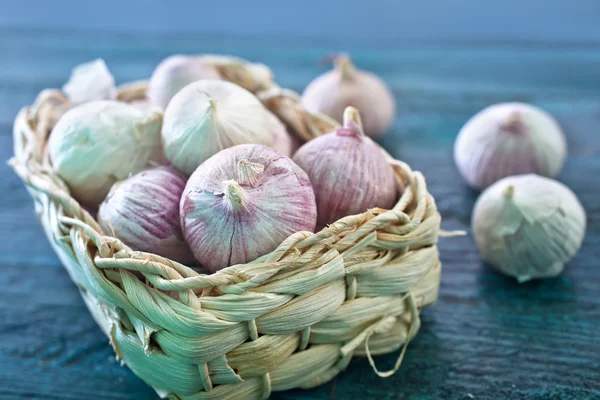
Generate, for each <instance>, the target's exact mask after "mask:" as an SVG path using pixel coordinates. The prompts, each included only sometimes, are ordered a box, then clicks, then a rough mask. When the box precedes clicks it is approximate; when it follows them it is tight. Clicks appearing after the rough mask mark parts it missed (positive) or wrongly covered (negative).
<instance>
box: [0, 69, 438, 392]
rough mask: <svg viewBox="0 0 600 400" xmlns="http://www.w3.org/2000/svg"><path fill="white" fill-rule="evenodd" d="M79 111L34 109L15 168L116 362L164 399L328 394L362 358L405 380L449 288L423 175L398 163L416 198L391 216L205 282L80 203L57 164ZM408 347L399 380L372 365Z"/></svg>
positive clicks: (307, 129)
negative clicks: (69, 122) (139, 246)
mask: <svg viewBox="0 0 600 400" xmlns="http://www.w3.org/2000/svg"><path fill="white" fill-rule="evenodd" d="M221 67H222V68H223V70H224V71H225V72H224V73H223V74H222V75H223V76H224V77H225V78H226V79H229V80H231V81H234V82H236V83H238V84H241V85H242V86H244V87H246V88H249V89H251V90H253V91H254V92H255V93H256V94H257V96H258V97H259V98H260V99H261V101H263V103H264V104H265V106H267V107H268V108H269V109H270V110H271V111H272V112H274V113H275V114H276V115H277V116H278V117H279V118H280V119H281V120H282V121H283V122H284V123H285V124H286V125H287V127H288V129H289V131H290V132H291V133H293V134H294V135H297V136H298V137H299V138H302V139H304V140H309V139H311V138H313V137H315V136H318V135H320V134H323V133H325V132H328V131H331V130H332V129H334V128H335V127H336V126H337V123H336V122H334V121H332V120H331V119H329V118H327V117H325V116H322V115H315V114H310V113H309V112H307V111H306V110H305V109H304V108H303V107H302V105H301V103H300V101H299V99H298V96H297V95H296V94H295V93H293V92H291V91H287V90H284V89H280V88H278V87H277V86H275V85H273V86H271V87H254V86H257V85H253V81H252V76H251V74H250V73H249V72H248V70H246V69H245V68H244V66H243V65H241V66H240V65H236V66H235V68H234V66H231V68H230V69H228V66H227V65H224V66H221ZM258 86H260V85H258ZM145 88H146V83H145V82H136V83H133V84H128V85H125V86H122V87H120V88H119V99H120V100H123V101H128V102H134V101H137V100H143V99H144V97H145ZM68 107H69V103H68V100H67V99H66V98H65V97H64V95H63V94H62V93H61V92H60V91H58V90H45V91H43V92H42V93H41V94H40V95H39V96H38V98H37V100H36V102H35V104H34V105H33V106H31V107H25V108H23V109H22V110H21V111H20V113H19V115H18V116H17V119H16V121H15V126H14V144H15V157H14V158H13V159H12V160H11V161H10V164H11V166H12V167H13V168H14V170H15V171H16V173H17V174H18V175H19V176H20V177H21V178H22V179H23V181H24V182H25V185H26V187H27V189H28V190H29V192H30V193H31V196H32V197H33V199H34V202H35V210H36V214H37V216H38V218H39V220H40V222H41V224H42V226H43V228H44V231H45V232H46V235H47V236H48V239H49V241H50V243H51V245H52V247H53V248H54V250H55V251H56V254H57V255H58V257H59V258H60V260H61V261H62V263H63V264H64V266H65V267H66V269H67V271H68V272H69V275H70V276H71V278H72V280H73V281H74V282H75V283H76V284H77V286H78V288H79V290H80V292H81V295H82V297H83V299H84V300H85V303H86V305H87V307H88V308H89V310H90V312H91V313H92V315H93V316H94V318H95V319H96V321H97V322H98V324H99V325H100V327H101V328H102V330H103V331H104V333H105V334H106V335H107V336H108V337H109V339H110V343H111V345H112V346H113V348H114V350H115V353H116V355H117V358H118V359H120V360H122V363H124V364H126V365H127V366H129V368H131V370H132V371H133V372H134V373H135V374H136V375H137V376H139V377H140V378H142V379H143V380H144V381H145V382H147V383H148V384H149V385H151V386H152V387H153V388H154V389H155V390H156V391H157V393H158V394H159V395H160V396H162V397H171V398H177V399H222V398H223V399H259V398H261V399H265V398H268V397H269V396H270V394H271V392H273V391H281V390H287V389H292V388H311V387H314V386H317V385H321V384H323V383H325V382H327V381H329V380H331V379H332V378H333V377H335V376H336V375H337V374H339V373H340V372H341V371H342V370H344V368H346V366H347V365H348V363H349V362H350V359H351V358H352V357H353V356H364V355H366V356H367V357H368V358H369V361H370V363H371V365H372V366H373V368H374V369H375V371H376V372H377V373H378V374H379V375H380V376H384V377H385V376H389V375H391V374H393V373H394V372H395V371H396V370H397V369H398V368H399V366H400V363H401V360H402V356H403V355H404V351H405V350H406V346H407V343H408V342H409V340H410V339H411V338H412V337H414V335H415V334H416V333H417V331H418V329H419V324H420V321H419V310H420V309H421V308H422V307H423V306H426V305H429V304H432V303H433V302H434V301H435V300H436V298H437V293H438V287H439V282H440V262H439V256H438V250H437V247H436V242H437V238H438V230H439V225H440V215H439V213H438V212H437V209H436V205H435V202H434V199H433V197H432V196H431V195H430V194H429V193H428V192H427V187H426V184H425V179H424V178H423V176H422V174H421V173H419V172H413V171H412V170H411V169H410V168H409V167H408V166H407V165H406V164H404V163H402V162H399V161H396V160H393V159H392V158H391V157H390V158H389V162H390V165H391V166H392V167H393V168H394V170H395V172H396V176H397V179H398V181H399V182H400V183H401V184H402V186H403V187H404V192H403V195H402V197H401V198H400V199H399V201H398V203H397V204H396V206H395V207H394V208H393V209H392V210H389V211H388V210H382V209H372V210H369V211H367V212H365V213H363V214H359V215H352V216H348V217H345V218H343V219H341V220H339V221H337V222H335V223H334V224H332V225H330V226H329V227H327V228H325V229H323V230H321V231H320V232H317V233H311V232H297V233H295V234H293V235H291V236H290V237H289V238H287V239H286V240H285V241H284V242H283V243H281V245H280V246H279V247H278V248H277V249H276V250H275V251H273V252H272V253H270V254H267V255H265V256H263V257H261V258H259V259H257V260H255V261H253V262H250V263H248V264H244V265H234V266H231V267H229V268H226V269H224V270H222V271H219V272H218V273H215V274H212V275H206V274H200V273H198V272H196V271H194V270H193V269H191V268H188V267H186V266H184V265H181V264H179V263H177V262H174V261H171V260H168V259H165V258H163V257H160V256H157V255H154V254H149V253H142V252H136V251H132V250H131V249H130V248H128V247H127V246H126V245H124V244H123V243H122V242H121V241H119V240H117V239H115V238H114V237H111V236H107V235H105V234H104V233H103V232H102V230H101V228H100V227H99V225H98V224H97V222H96V221H95V220H94V218H93V217H92V216H91V215H90V214H89V213H88V212H87V211H86V210H85V209H84V208H82V207H81V206H80V205H79V204H78V202H77V201H75V200H74V199H73V198H72V197H71V196H70V195H69V191H68V188H67V186H66V185H65V183H64V182H63V181H62V180H61V179H60V178H59V177H58V176H57V175H55V174H54V173H53V171H52V169H51V168H50V165H49V162H48V160H47V155H46V152H45V143H46V140H47V137H48V135H49V132H50V130H51V128H52V127H53V126H54V123H55V122H56V120H57V119H58V118H59V117H60V115H61V114H62V113H64V111H65V110H66V109H67V108H68ZM176 292H177V293H178V295H175V293H176ZM399 349H401V350H400V356H399V358H398V362H397V363H396V365H394V366H393V368H392V369H391V370H390V371H386V372H380V371H378V370H377V369H376V368H375V363H374V361H373V358H372V355H374V354H383V353H388V352H392V351H396V350H399Z"/></svg>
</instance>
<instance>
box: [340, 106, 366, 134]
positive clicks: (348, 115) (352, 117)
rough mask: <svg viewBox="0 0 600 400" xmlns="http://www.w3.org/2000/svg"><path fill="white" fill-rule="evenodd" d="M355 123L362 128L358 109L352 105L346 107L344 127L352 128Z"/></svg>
mask: <svg viewBox="0 0 600 400" xmlns="http://www.w3.org/2000/svg"><path fill="white" fill-rule="evenodd" d="M353 123H354V124H356V125H358V126H359V127H360V128H361V129H362V120H361V118H360V113H359V112H358V110H357V109H356V108H354V107H352V106H348V107H346V109H345V110H344V128H348V129H349V128H351V127H352V126H353Z"/></svg>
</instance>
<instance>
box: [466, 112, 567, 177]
mask: <svg viewBox="0 0 600 400" xmlns="http://www.w3.org/2000/svg"><path fill="white" fill-rule="evenodd" d="M566 154H567V143H566V140H565V136H564V134H563V132H562V130H561V128H560V126H559V125H558V123H557V122H556V120H555V119H554V118H552V117H551V116H550V115H549V114H547V113H545V112H544V111H542V110H540V109H539V108H536V107H534V106H531V105H529V104H524V103H502V104H496V105H493V106H490V107H488V108H485V109H484V110H482V111H480V112H479V113H477V114H476V115H475V116H474V117H472V118H471V119H470V120H469V121H468V122H467V123H466V124H465V126H463V128H462V129H461V131H460V133H459V134H458V137H457V138H456V142H455V143H454V160H455V162H456V165H457V166H458V169H459V171H460V173H461V175H462V176H463V178H464V179H465V180H466V181H467V182H468V183H469V185H471V186H472V187H474V188H476V189H484V188H486V187H487V186H489V185H491V184H492V183H494V182H496V181H497V180H499V179H502V178H504V177H507V176H511V175H520V174H528V173H535V174H538V175H542V176H547V177H554V176H556V175H557V174H558V173H559V172H560V170H561V169H562V166H563V164H564V161H565V157H566Z"/></svg>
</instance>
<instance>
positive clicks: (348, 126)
mask: <svg viewBox="0 0 600 400" xmlns="http://www.w3.org/2000/svg"><path fill="white" fill-rule="evenodd" d="M293 159H294V161H295V162H296V163H297V164H298V166H300V168H302V169H303V170H304V171H306V173H307V174H308V177H309V178H310V181H311V182H312V184H313V187H314V191H315V196H316V199H317V210H318V213H319V218H318V222H319V224H320V225H325V224H329V223H332V222H334V221H337V220H338V219H340V218H342V217H345V216H347V215H352V214H357V213H362V212H365V211H367V209H369V208H373V207H380V208H386V209H389V208H392V207H393V206H394V203H395V201H396V198H397V195H398V184H397V182H396V178H395V175H394V171H393V169H392V167H391V166H390V165H389V164H388V162H387V158H386V155H385V153H384V151H383V149H381V147H379V145H378V144H377V143H375V142H374V141H373V140H371V139H370V138H369V137H367V136H366V135H365V134H364V132H363V129H362V124H361V121H360V116H359V114H358V111H357V110H356V109H355V108H353V107H347V108H346V111H345V112H344V126H343V127H342V128H339V129H337V130H336V131H334V132H330V133H328V134H325V135H323V136H319V137H317V138H316V139H313V140H311V141H309V142H308V143H306V144H305V145H304V146H302V147H300V149H299V150H298V151H297V152H296V154H295V155H294V158H293Z"/></svg>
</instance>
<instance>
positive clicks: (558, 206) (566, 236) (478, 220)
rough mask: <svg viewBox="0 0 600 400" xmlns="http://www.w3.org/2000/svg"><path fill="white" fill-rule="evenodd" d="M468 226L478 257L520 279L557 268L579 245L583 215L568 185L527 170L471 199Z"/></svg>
mask: <svg viewBox="0 0 600 400" xmlns="http://www.w3.org/2000/svg"><path fill="white" fill-rule="evenodd" d="M471 225H472V229H473V235H474V237H475V241H476V243H477V246H478V247H479V250H480V251H481V254H482V256H483V259H484V260H485V261H487V262H489V263H490V264H491V265H492V266H494V267H495V268H496V269H498V270H500V271H501V272H503V273H505V274H506V275H509V276H513V277H515V278H517V280H518V281H519V282H525V281H528V280H530V279H535V278H546V277H552V276H556V275H558V274H560V273H561V272H562V270H563V268H564V266H565V263H567V262H568V261H569V260H570V259H571V258H572V257H573V256H574V255H575V253H576V252H577V250H578V249H579V247H580V246H581V243H582V241H583V237H584V233H585V226H586V215H585V210H584V209H583V206H582V205H581V203H580V202H579V200H578V199H577V196H575V194H574V193H573V192H572V191H571V190H570V189H569V188H567V187H566V186H564V185H563V184H561V183H560V182H557V181H555V180H553V179H549V178H545V177H541V176H538V175H534V174H527V175H519V176H511V177H507V178H504V179H501V180H499V181H498V182H496V183H494V184H493V185H492V186H490V187H489V188H488V189H486V190H485V191H484V192H483V193H482V195H481V196H480V197H479V199H478V200H477V203H476V204H475V209H474V210H473V217H472V221H471Z"/></svg>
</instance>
